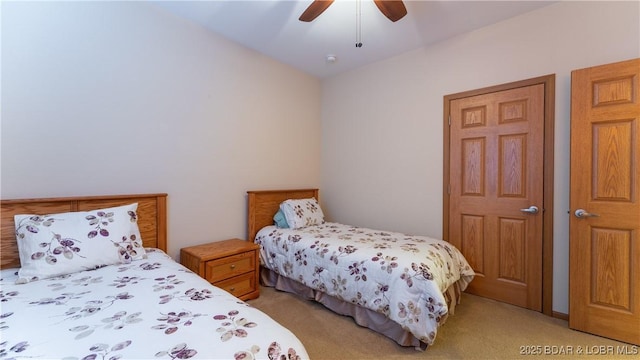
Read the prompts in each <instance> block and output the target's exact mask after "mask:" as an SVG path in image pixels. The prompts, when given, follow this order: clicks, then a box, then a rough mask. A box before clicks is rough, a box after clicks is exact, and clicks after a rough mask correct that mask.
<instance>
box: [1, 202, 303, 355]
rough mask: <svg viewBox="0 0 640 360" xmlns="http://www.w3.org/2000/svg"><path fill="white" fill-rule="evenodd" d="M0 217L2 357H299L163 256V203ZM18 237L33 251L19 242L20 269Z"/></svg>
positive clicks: (278, 336) (251, 311)
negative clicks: (16, 223)
mask: <svg viewBox="0 0 640 360" xmlns="http://www.w3.org/2000/svg"><path fill="white" fill-rule="evenodd" d="M131 204H138V206H137V209H134V208H131V207H130V205H131ZM1 207H2V217H1V221H2V222H1V224H2V230H1V244H0V246H1V249H0V250H1V267H2V270H1V275H0V278H1V279H0V358H7V359H9V358H32V359H86V360H91V359H119V358H123V359H189V358H192V359H307V358H309V356H308V354H307V353H306V350H305V348H304V346H303V345H302V343H301V342H300V341H299V339H298V338H297V337H296V336H295V335H294V334H292V333H291V332H290V331H289V330H287V329H286V328H284V327H283V326H281V325H280V324H278V323H277V322H275V321H274V320H273V319H271V318H270V317H269V316H267V315H266V314H264V313H262V312H261V311H259V310H257V309H255V308H252V307H250V306H249V305H247V304H246V303H245V302H243V301H240V300H238V299H237V298H235V297H233V296H232V295H230V294H229V293H227V292H225V291H223V290H221V289H219V288H217V287H214V286H212V285H211V284H209V283H208V282H207V281H205V280H203V279H202V278H200V277H199V276H197V275H196V274H194V273H192V272H191V271H189V270H187V269H186V268H185V267H183V266H182V265H180V264H178V263H177V262H175V261H173V260H172V259H171V258H170V257H169V256H167V255H166V254H165V251H166V248H167V231H166V228H167V218H166V194H145V195H125V196H105V197H75V198H52V199H27V200H2V203H1ZM97 209H103V210H102V211H97ZM69 212H74V213H73V214H71V215H70V214H69ZM19 214H30V215H40V216H26V217H17V218H15V217H14V216H15V215H19ZM47 214H52V215H49V216H43V215H47ZM15 219H18V229H17V231H16V226H15V222H14V220H15ZM68 224H78V226H75V225H74V226H68ZM136 224H137V230H138V232H136V231H135V230H136V227H135V226H133V225H136ZM65 225H67V226H66V228H65ZM86 226H88V227H89V228H87V227H86ZM80 228H82V229H83V230H80V231H79V233H78V231H76V230H78V229H80ZM120 229H124V231H125V232H124V234H126V235H124V236H122V238H120V235H118V231H119V230H120ZM74 232H75V235H69V234H71V233H74ZM16 234H17V235H16ZM112 235H115V236H116V237H115V238H114V239H109V236H112ZM132 235H134V236H132ZM16 236H18V237H20V238H21V240H20V241H21V242H31V243H32V245H34V246H35V247H32V248H29V246H25V245H24V244H22V243H21V245H20V246H21V252H22V253H23V254H22V261H21V254H20V253H19V251H18V246H17V241H16ZM125 237H126V238H125ZM140 238H142V243H140ZM106 239H109V240H107V241H105V240H106ZM100 242H102V244H103V245H105V244H106V245H107V247H105V248H100V247H99V246H98V244H99V243H100ZM100 246H101V245H100ZM114 250H115V252H114ZM92 251H93V253H92ZM25 254H26V257H25ZM109 254H114V255H113V256H114V259H116V260H115V261H111V263H109V264H107V262H108V261H107V260H106V259H107V258H109V256H110V255H109ZM92 258H93V259H92ZM96 259H97V260H96ZM92 261H93V263H92ZM104 265H106V266H104ZM74 266H75V267H74ZM56 268H59V270H56V271H53V272H52V269H56ZM18 269H20V271H18ZM16 282H18V283H19V284H16Z"/></svg>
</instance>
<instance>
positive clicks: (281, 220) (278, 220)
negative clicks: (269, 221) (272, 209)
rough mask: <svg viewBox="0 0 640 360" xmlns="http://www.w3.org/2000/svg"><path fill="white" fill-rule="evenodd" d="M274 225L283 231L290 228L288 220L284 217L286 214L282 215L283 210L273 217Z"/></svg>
mask: <svg viewBox="0 0 640 360" xmlns="http://www.w3.org/2000/svg"><path fill="white" fill-rule="evenodd" d="M273 223H274V224H276V226H277V227H279V228H281V229H288V228H289V224H287V218H285V217H284V213H282V210H278V212H277V213H276V214H275V215H273Z"/></svg>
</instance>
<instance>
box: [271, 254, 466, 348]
mask: <svg viewBox="0 0 640 360" xmlns="http://www.w3.org/2000/svg"><path fill="white" fill-rule="evenodd" d="M260 283H261V284H262V285H264V286H269V287H274V288H276V289H278V290H281V291H286V292H289V293H293V294H296V295H298V296H301V297H302V298H305V299H308V300H315V301H317V302H319V303H320V304H322V305H324V306H325V307H326V308H328V309H330V310H331V311H333V312H335V313H337V314H340V315H346V316H350V317H352V318H353V319H354V320H355V322H356V324H358V325H360V326H363V327H366V328H369V329H371V330H373V331H375V332H377V333H380V334H382V335H385V336H387V337H389V338H391V339H392V340H394V341H395V342H396V343H398V344H399V345H401V346H413V347H414V348H415V349H416V350H425V349H426V348H427V344H426V343H425V342H423V341H420V340H418V338H416V337H415V336H413V334H411V333H410V332H408V331H406V330H404V329H403V328H402V327H401V326H400V325H399V324H398V323H396V322H394V321H392V320H390V319H389V318H387V317H386V316H384V315H383V314H381V313H378V312H375V311H373V310H369V309H366V308H363V307H361V306H357V305H354V304H352V303H350V302H346V301H343V300H340V299H337V298H335V297H332V296H329V295H327V294H325V293H323V292H321V291H317V290H314V289H311V288H309V287H307V286H305V285H303V284H301V283H299V282H297V281H295V280H292V279H289V278H286V277H284V276H281V275H279V274H277V273H276V272H274V271H271V270H269V269H267V268H265V267H263V266H260ZM461 292H462V291H461V290H460V286H459V284H458V283H457V282H456V283H455V284H453V285H452V286H450V287H449V289H447V291H446V292H445V294H444V297H445V299H446V301H447V306H448V308H449V313H448V314H447V316H448V315H449V314H453V311H454V310H455V306H456V304H458V303H459V302H460V294H461ZM445 320H446V319H442V320H441V322H440V325H442V324H444V322H445Z"/></svg>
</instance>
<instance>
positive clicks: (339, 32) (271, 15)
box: [150, 0, 557, 78]
mask: <svg viewBox="0 0 640 360" xmlns="http://www.w3.org/2000/svg"><path fill="white" fill-rule="evenodd" d="M150 1H152V2H153V3H154V4H156V5H158V6H160V7H162V8H164V9H166V10H168V11H170V12H172V13H174V14H176V15H178V16H181V17H184V18H187V19H190V20H193V21H195V22H197V23H199V24H201V25H203V26H204V27H206V28H208V29H210V30H211V31H213V32H216V33H218V34H220V35H222V36H224V37H226V38H229V39H230V40H232V41H235V42H237V43H240V44H242V45H244V46H246V47H248V48H251V49H254V50H256V51H258V52H260V53H263V54H265V55H267V56H270V57H272V58H274V59H277V60H279V61H281V62H283V63H286V64H289V65H291V66H293V67H296V68H298V69H300V70H302V71H304V72H306V73H309V74H311V75H314V76H317V77H319V78H325V77H330V76H333V75H336V74H338V73H340V72H344V71H348V70H351V69H354V68H357V67H359V66H362V65H365V64H368V63H372V62H375V61H379V60H383V59H386V58H390V57H393V56H395V55H398V54H400V53H403V52H406V51H410V50H414V49H417V48H420V47H426V46H428V45H431V44H434V43H436V42H438V41H441V40H444V39H447V38H450V37H453V36H455V35H459V34H462V33H465V32H468V31H472V30H474V29H477V28H480V27H483V26H486V25H489V24H493V23H496V22H499V21H502V20H505V19H508V18H511V17H513V16H517V15H519V14H522V13H525V12H528V11H532V10H535V9H538V8H540V7H543V6H546V5H549V4H552V3H554V2H557V1H546V0H534V1H477V0H476V1H452V0H449V1H417V0H410V1H407V0H405V1H404V3H405V6H406V8H407V12H408V14H407V15H406V16H405V17H404V18H402V19H401V20H399V21H397V22H395V23H393V22H391V21H389V20H388V19H387V18H386V17H384V15H382V13H380V11H379V10H378V8H377V7H376V6H375V4H374V3H373V1H372V0H360V1H361V3H360V4H361V5H360V9H361V10H360V14H361V27H360V29H361V42H362V44H363V45H362V47H360V48H357V47H356V46H355V44H356V29H357V26H356V24H357V21H356V13H357V11H356V9H357V3H356V0H342V1H341V0H338V1H335V2H334V3H333V4H332V5H331V6H330V7H329V8H328V9H327V10H326V11H325V12H324V13H322V14H321V15H320V16H319V17H318V18H316V19H315V20H314V21H312V22H310V23H305V22H301V21H299V20H298V17H299V16H300V14H302V12H303V11H304V10H305V9H306V8H307V6H308V5H309V4H311V2H312V1H311V0H297V1H293V0H285V1H283V0H279V1H277V0H259V1H255V0H254V1H247V0H223V1H221V0H217V1H214V0H209V1H161V0H150ZM327 55H335V57H336V59H337V60H336V61H335V62H333V63H330V62H328V61H327V60H326V58H327Z"/></svg>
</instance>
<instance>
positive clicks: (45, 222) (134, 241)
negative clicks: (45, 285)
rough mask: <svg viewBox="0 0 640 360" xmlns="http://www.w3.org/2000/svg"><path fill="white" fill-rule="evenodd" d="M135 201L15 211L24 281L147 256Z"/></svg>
mask: <svg viewBox="0 0 640 360" xmlns="http://www.w3.org/2000/svg"><path fill="white" fill-rule="evenodd" d="M137 209H138V204H137V203H136V204H130V205H125V206H119V207H113V208H107V209H100V210H92V211H81V212H69V213H60V214H49V215H16V216H15V217H14V220H15V225H16V239H17V242H18V253H19V255H20V263H21V267H20V270H18V280H17V281H16V283H26V282H29V281H35V280H40V279H46V278H50V277H54V276H60V275H66V274H70V273H74V272H78V271H83V270H90V269H96V268H99V267H103V266H106V265H112V264H120V263H129V262H131V261H132V260H137V259H143V258H146V253H145V250H144V247H143V246H142V238H141V236H140V230H139V229H138V222H137V220H138V218H137V214H136V210H137Z"/></svg>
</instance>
